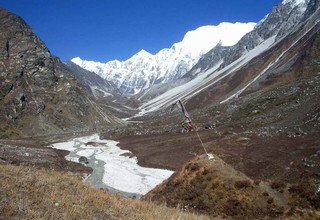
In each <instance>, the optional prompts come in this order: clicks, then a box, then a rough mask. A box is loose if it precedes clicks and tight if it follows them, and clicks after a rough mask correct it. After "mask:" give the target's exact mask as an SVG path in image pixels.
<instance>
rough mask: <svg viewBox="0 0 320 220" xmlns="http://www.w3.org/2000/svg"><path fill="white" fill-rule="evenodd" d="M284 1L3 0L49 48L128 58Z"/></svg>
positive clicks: (254, 17) (65, 54) (66, 55)
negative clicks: (201, 28) (186, 34)
mask: <svg viewBox="0 0 320 220" xmlns="http://www.w3.org/2000/svg"><path fill="white" fill-rule="evenodd" d="M279 3H281V0H242V1H239V0H216V1H214V0H78V1H75V0H1V1H0V6H1V7H4V8H6V9H8V10H9V11H12V12H14V13H16V14H18V15H19V16H21V17H22V18H23V19H24V20H25V21H26V22H27V23H28V24H29V25H30V26H31V27H32V29H33V30H34V32H35V33H36V34H37V35H38V36H39V37H40V38H41V39H42V40H43V41H44V42H45V43H46V45H47V47H48V48H49V49H50V51H51V52H52V53H53V54H54V55H56V56H58V57H60V58H61V60H63V61H65V60H69V59H71V58H73V57H76V56H79V57H81V58H82V59H87V60H95V61H101V62H106V61H109V60H113V59H118V60H125V59H127V58H129V57H131V56H132V55H133V54H135V53H136V52H138V51H140V50H141V49H145V50H147V51H149V52H151V53H156V52H158V51H159V50H160V49H162V48H166V47H170V46H171V45H172V44H173V43H175V42H178V41H181V40H182V38H183V36H184V34H185V33H186V32H187V31H189V30H192V29H196V28H197V27H200V26H203V25H217V24H219V23H220V22H223V21H227V22H237V21H238V22H258V21H259V20H260V19H262V18H263V17H264V15H266V14H267V13H269V12H270V11H271V9H272V7H273V6H275V5H277V4H279Z"/></svg>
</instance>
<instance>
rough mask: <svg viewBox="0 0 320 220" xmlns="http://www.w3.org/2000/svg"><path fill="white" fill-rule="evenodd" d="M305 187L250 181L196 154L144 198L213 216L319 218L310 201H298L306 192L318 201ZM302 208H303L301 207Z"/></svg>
mask: <svg viewBox="0 0 320 220" xmlns="http://www.w3.org/2000/svg"><path fill="white" fill-rule="evenodd" d="M305 187H306V188H305V190H302V188H301V186H300V187H298V186H290V187H289V186H287V185H286V184H284V183H275V182H274V183H266V182H262V181H252V180H251V179H250V178H248V177H247V176H246V175H244V174H243V173H241V172H239V171H236V170H235V169H233V168H232V167H231V166H229V165H227V164H226V163H225V162H223V161H222V160H221V159H219V158H218V157H217V156H215V158H214V160H208V159H207V157H205V156H199V157H196V158H195V159H193V160H192V161H190V162H189V163H187V164H186V165H184V166H183V167H182V168H181V169H180V170H179V171H177V172H176V173H175V174H174V175H173V176H172V177H170V178H169V179H168V180H167V181H165V182H164V183H162V184H161V185H159V186H157V187H156V188H155V189H154V190H152V191H151V192H149V193H148V194H147V195H146V196H145V198H144V199H146V200H149V201H153V202H156V203H158V204H166V205H168V206H170V207H177V206H178V207H181V208H183V209H185V210H188V211H195V212H198V213H203V214H208V215H211V216H214V217H218V216H220V217H221V216H222V217H236V218H241V219H243V218H244V219H257V218H258V219H260V218H265V217H269V218H278V217H283V216H285V215H286V216H287V217H290V216H291V217H298V216H297V215H301V216H300V217H302V216H304V215H307V216H309V217H313V218H319V217H320V212H315V211H309V209H308V208H312V204H311V203H308V202H306V201H305V200H304V202H303V204H304V205H303V206H304V207H302V206H300V205H298V203H299V204H302V203H301V200H303V196H305V195H306V194H308V193H309V196H310V195H311V194H312V196H313V197H312V196H311V197H312V199H313V202H319V201H320V200H319V196H316V195H315V193H314V191H312V192H311V191H310V189H311V188H310V185H305ZM287 189H289V191H287ZM307 189H308V190H307ZM294 191H295V192H294ZM302 191H303V192H302ZM312 199H311V200H312ZM302 208H305V210H303V211H301V209H302ZM297 209H299V211H297ZM297 213H298V214H297Z"/></svg>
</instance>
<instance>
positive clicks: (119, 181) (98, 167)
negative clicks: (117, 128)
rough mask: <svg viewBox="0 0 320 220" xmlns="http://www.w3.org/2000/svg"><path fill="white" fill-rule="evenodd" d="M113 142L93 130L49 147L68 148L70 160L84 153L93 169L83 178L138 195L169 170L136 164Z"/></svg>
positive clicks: (165, 175)
mask: <svg viewBox="0 0 320 220" xmlns="http://www.w3.org/2000/svg"><path fill="white" fill-rule="evenodd" d="M117 144H118V142H116V141H113V140H100V138H99V135H98V134H94V135H91V136H85V137H80V138H74V139H72V140H69V141H67V142H61V143H55V144H52V146H51V147H53V148H56V149H62V150H67V151H70V153H69V154H68V155H67V156H66V159H67V160H70V161H74V162H79V158H80V157H81V156H84V157H86V158H87V160H88V164H87V166H89V167H91V168H92V169H93V172H92V173H91V174H90V175H89V176H88V177H87V178H86V179H85V182H87V183H89V184H91V185H93V186H94V187H97V188H107V189H108V190H109V191H112V192H116V193H121V194H124V195H126V196H136V197H140V196H141V195H144V194H146V193H147V192H149V191H150V190H151V189H153V188H154V187H156V186H157V185H158V184H160V183H161V182H162V181H164V180H165V179H167V178H169V177H170V176H171V175H172V174H173V171H171V170H165V169H155V168H148V167H142V166H139V165H138V164H137V162H138V161H137V158H136V157H135V156H133V155H132V154H131V152H130V151H128V150H121V149H120V148H119V147H118V146H117Z"/></svg>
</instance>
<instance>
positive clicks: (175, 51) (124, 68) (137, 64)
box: [71, 22, 255, 94]
mask: <svg viewBox="0 0 320 220" xmlns="http://www.w3.org/2000/svg"><path fill="white" fill-rule="evenodd" d="M254 26H255V23H234V24H232V23H227V22H225V23H221V24H219V25H218V26H203V27H200V28H198V29H196V30H193V31H189V32H188V33H187V34H186V35H185V36H184V38H183V40H182V41H181V42H179V43H175V44H174V45H173V46H172V47H171V48H166V49H163V50H160V51H159V52H158V53H157V54H155V55H152V54H150V53H148V52H147V51H145V50H141V51H140V52H138V53H137V54H135V55H134V56H132V57H131V58H130V59H128V60H126V61H123V62H120V61H118V60H114V61H110V62H107V63H99V62H94V61H86V60H81V59H80V58H79V57H77V58H74V59H72V60H71V61H72V62H74V63H76V64H78V65H79V66H81V67H82V68H84V69H87V70H89V71H93V72H95V73H97V74H98V75H100V76H101V77H103V78H105V79H107V80H109V81H112V82H114V83H115V84H116V85H117V86H118V88H119V89H120V90H121V91H122V92H124V93H133V94H136V93H138V92H140V91H141V90H144V89H147V88H149V87H150V86H152V85H154V84H159V83H166V82H170V81H172V80H175V79H179V78H181V77H182V76H183V75H184V74H185V73H186V72H187V71H189V70H190V69H191V68H192V66H193V65H194V64H195V63H196V62H197V61H198V60H199V58H200V57H201V56H202V55H203V54H204V53H206V52H208V51H209V50H210V49H211V48H213V47H214V46H215V45H216V44H217V43H219V42H220V41H221V43H222V45H224V46H231V45H234V44H235V43H237V41H238V40H239V39H240V38H241V37H242V36H243V35H244V34H246V33H247V32H249V31H251V30H252V29H253V27H254Z"/></svg>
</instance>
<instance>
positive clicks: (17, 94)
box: [0, 8, 120, 137]
mask: <svg viewBox="0 0 320 220" xmlns="http://www.w3.org/2000/svg"><path fill="white" fill-rule="evenodd" d="M0 29H1V34H0V112H1V114H0V124H1V126H0V133H1V137H11V136H14V135H15V136H18V135H19V136H28V135H43V134H51V133H61V132H67V131H83V130H89V129H94V128H97V127H99V126H104V125H106V124H118V123H119V122H120V120H118V119H116V118H115V117H113V116H112V115H111V114H108V113H107V112H105V111H104V110H103V109H102V108H101V107H100V106H99V105H97V104H96V103H95V100H94V97H93V96H91V95H90V94H89V93H88V92H87V91H86V90H85V89H84V88H83V87H82V86H81V85H80V84H79V83H78V81H76V79H75V78H74V77H72V74H71V72H70V71H69V70H68V69H67V67H66V66H65V65H64V64H63V63H61V62H60V60H59V59H58V58H56V57H54V56H52V55H51V54H50V51H49V50H48V49H47V48H46V46H45V45H44V43H43V42H42V41H41V40H40V39H39V38H38V37H37V36H36V35H35V34H34V33H33V32H32V30H31V28H30V27H29V26H28V25H27V24H26V23H25V22H24V21H23V20H22V19H21V18H20V17H18V16H16V15H14V14H12V13H10V12H8V11H6V10H5V9H3V8H1V9H0Z"/></svg>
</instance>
